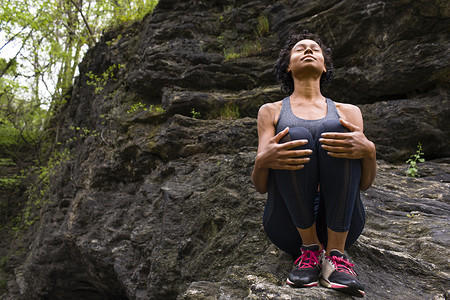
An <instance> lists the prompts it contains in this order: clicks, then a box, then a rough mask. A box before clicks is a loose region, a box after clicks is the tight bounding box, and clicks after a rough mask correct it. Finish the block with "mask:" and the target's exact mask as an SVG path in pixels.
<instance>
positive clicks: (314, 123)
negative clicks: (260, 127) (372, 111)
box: [276, 97, 340, 139]
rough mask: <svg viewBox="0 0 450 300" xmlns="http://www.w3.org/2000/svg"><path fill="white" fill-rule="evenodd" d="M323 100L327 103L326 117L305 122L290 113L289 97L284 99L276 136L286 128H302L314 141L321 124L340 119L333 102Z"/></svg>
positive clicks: (327, 99)
mask: <svg viewBox="0 0 450 300" xmlns="http://www.w3.org/2000/svg"><path fill="white" fill-rule="evenodd" d="M325 100H326V102H327V114H326V116H325V117H323V118H321V119H316V120H305V119H302V118H299V117H297V116H296V115H294V113H293V112H292V108H291V101H290V99H289V97H286V98H284V99H283V102H282V103H281V111H280V116H279V117H278V122H277V126H276V133H277V134H278V133H279V132H280V131H282V130H283V129H285V128H286V127H304V128H306V129H307V130H308V131H309V132H310V133H311V135H312V137H313V138H314V139H315V138H316V132H317V129H318V128H319V126H320V125H321V124H322V123H323V122H325V121H327V120H339V118H340V116H339V113H338V111H337V108H336V105H335V104H334V102H333V101H332V100H331V99H329V98H325Z"/></svg>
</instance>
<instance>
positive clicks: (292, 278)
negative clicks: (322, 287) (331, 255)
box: [286, 245, 325, 288]
mask: <svg viewBox="0 0 450 300" xmlns="http://www.w3.org/2000/svg"><path fill="white" fill-rule="evenodd" d="M319 248H320V247H319V245H311V246H308V247H307V246H302V248H301V250H302V255H300V257H299V258H297V260H296V261H295V268H294V270H292V271H291V273H289V277H288V278H287V280H286V283H287V284H288V285H290V286H292V287H299V288H301V287H311V286H317V285H318V284H319V277H320V270H321V260H322V256H323V253H324V252H325V251H324V250H319Z"/></svg>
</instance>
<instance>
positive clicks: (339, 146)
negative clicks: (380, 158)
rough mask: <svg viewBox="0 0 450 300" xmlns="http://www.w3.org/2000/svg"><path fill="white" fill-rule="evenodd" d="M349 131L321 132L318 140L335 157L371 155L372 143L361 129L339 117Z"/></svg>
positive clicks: (364, 156) (362, 157)
mask: <svg viewBox="0 0 450 300" xmlns="http://www.w3.org/2000/svg"><path fill="white" fill-rule="evenodd" d="M339 121H340V122H341V124H342V125H344V126H345V127H346V128H347V129H348V130H349V131H350V132H326V133H322V137H321V138H320V139H319V142H320V143H321V144H322V148H323V149H324V150H325V151H327V153H328V155H330V156H332V157H336V158H347V159H364V158H371V157H373V155H374V154H375V153H374V145H373V143H372V142H371V141H369V140H368V139H367V138H366V136H365V135H364V133H363V132H362V130H361V129H360V128H359V127H358V126H356V125H353V124H352V123H350V122H347V121H345V120H343V119H339Z"/></svg>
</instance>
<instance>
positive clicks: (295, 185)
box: [263, 120, 365, 257]
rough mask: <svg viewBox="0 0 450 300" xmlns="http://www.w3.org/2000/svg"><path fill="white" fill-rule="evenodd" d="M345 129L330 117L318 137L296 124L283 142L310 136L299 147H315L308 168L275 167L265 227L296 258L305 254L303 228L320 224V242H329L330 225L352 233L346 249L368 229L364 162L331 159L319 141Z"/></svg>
mask: <svg viewBox="0 0 450 300" xmlns="http://www.w3.org/2000/svg"><path fill="white" fill-rule="evenodd" d="M345 131H347V129H346V128H345V127H344V126H342V125H341V123H340V122H339V121H338V120H329V121H326V122H324V123H323V124H322V125H321V128H319V130H318V132H317V135H316V139H313V138H312V136H311V134H310V132H309V131H308V130H307V129H305V128H303V127H293V128H289V133H288V134H287V135H286V136H285V137H284V138H283V139H282V140H281V141H280V143H283V142H286V141H289V140H300V139H306V140H308V144H306V145H304V146H301V147H298V148H296V149H311V150H312V151H313V153H312V154H311V155H310V156H309V158H310V161H309V162H308V163H306V164H305V165H304V168H303V169H300V170H297V171H286V170H272V169H271V170H270V171H269V178H268V199H267V203H266V207H265V209H264V216H263V225H264V229H265V231H266V234H267V236H268V237H269V239H270V240H271V241H272V242H273V243H274V244H275V245H276V246H277V247H278V248H280V249H281V250H283V251H285V252H287V253H290V254H292V255H293V256H294V257H297V256H299V255H300V246H301V245H302V240H301V237H300V234H299V233H298V230H297V227H298V228H302V229H306V228H309V227H311V226H312V225H313V224H314V222H316V229H317V235H318V237H319V241H320V242H321V243H323V244H324V245H325V246H326V244H327V227H329V228H330V229H332V230H333V231H338V232H345V231H348V236H347V240H346V243H345V248H348V247H349V246H350V245H351V244H353V243H354V242H355V241H356V240H357V239H358V237H359V235H360V234H361V232H362V230H363V228H364V224H365V212H364V207H363V204H362V202H361V198H360V194H359V182H360V178H361V161H360V160H359V159H342V158H334V157H331V156H329V155H328V154H327V153H326V151H325V150H323V149H322V147H320V143H319V141H318V140H319V138H320V135H321V134H322V133H323V132H345ZM319 184H320V192H318V187H319Z"/></svg>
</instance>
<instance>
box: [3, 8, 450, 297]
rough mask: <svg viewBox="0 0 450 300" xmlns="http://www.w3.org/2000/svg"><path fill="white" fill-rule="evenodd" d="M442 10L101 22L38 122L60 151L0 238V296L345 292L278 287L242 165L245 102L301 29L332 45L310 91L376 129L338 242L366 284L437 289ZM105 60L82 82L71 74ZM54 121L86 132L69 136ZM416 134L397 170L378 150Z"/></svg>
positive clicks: (443, 225) (444, 203) (251, 122)
mask: <svg viewBox="0 0 450 300" xmlns="http://www.w3.org/2000/svg"><path fill="white" fill-rule="evenodd" d="M448 15H449V4H448V3H447V2H445V1H438V0H435V1H427V2H424V1H408V0H407V1H390V2H388V1H386V2H384V1H378V2H376V3H375V2H373V1H357V2H355V1H349V0H344V1H325V0H320V1H314V2H312V1H269V0H265V1H172V0H161V1H160V2H159V4H158V7H157V8H156V10H155V11H154V13H153V14H152V15H151V16H148V17H146V18H144V20H143V21H142V22H136V23H135V24H133V25H131V26H129V27H126V28H118V29H116V30H114V31H110V32H107V33H106V34H105V35H104V36H103V37H102V39H101V40H100V42H99V43H98V44H97V45H96V46H95V47H94V48H93V49H91V50H90V51H89V52H88V54H87V56H86V57H85V59H84V60H83V63H82V64H81V65H80V75H79V77H78V78H77V80H76V82H75V85H74V87H73V92H72V97H71V99H69V101H68V102H67V103H66V104H65V105H64V106H62V107H61V108H60V110H59V111H58V116H59V117H58V118H55V119H54V120H53V124H57V125H58V128H60V129H59V131H58V133H57V137H58V141H60V142H62V143H63V144H64V145H65V146H66V147H67V148H68V149H70V152H71V153H72V158H71V160H69V161H68V162H67V163H66V164H64V165H63V166H61V172H59V173H58V174H57V175H56V176H55V178H52V180H51V182H52V183H51V185H50V189H49V191H50V192H49V194H48V195H47V196H48V199H50V201H49V202H48V203H47V204H45V205H43V206H42V208H41V209H40V211H39V216H40V219H39V221H38V222H35V223H34V224H33V225H32V226H31V227H30V228H29V230H28V231H26V232H24V233H23V234H22V236H21V237H20V238H18V239H17V240H15V242H14V244H13V247H12V249H11V250H10V252H9V253H13V254H12V255H11V257H10V259H9V260H8V261H7V262H6V263H5V265H6V268H5V270H10V271H11V272H10V273H11V274H9V275H8V276H9V277H8V283H7V292H6V294H5V295H2V296H3V298H4V299H78V298H83V299H217V298H219V299H301V298H308V299H324V298H325V299H327V298H332V299H348V298H350V297H349V296H346V295H344V294H341V293H339V292H336V291H332V290H328V289H325V288H323V287H317V288H311V289H292V288H289V287H287V286H286V285H285V279H286V275H287V274H288V272H289V271H290V270H291V268H292V265H293V258H292V257H289V256H288V255H287V254H285V253H282V252H281V251H280V250H278V249H276V248H275V246H274V245H272V244H271V243H270V241H268V239H267V237H266V236H265V233H264V231H263V228H262V224H261V221H262V213H263V209H264V204H265V200H266V196H265V195H260V194H259V193H257V192H256V191H255V189H254V188H253V186H252V183H251V178H250V177H251V172H252V168H253V163H254V157H255V155H256V149H257V128H256V116H257V112H258V108H259V107H260V106H261V105H262V104H264V103H268V102H274V101H277V100H281V99H282V98H283V97H284V95H283V94H282V93H281V92H280V90H279V88H278V86H277V85H276V83H275V82H274V80H273V79H272V65H273V63H274V62H275V60H276V57H277V55H278V51H279V49H280V47H281V46H282V44H283V43H284V40H285V38H286V37H287V36H288V35H290V34H292V33H296V32H298V31H299V30H300V29H301V28H303V27H308V28H309V29H311V30H312V31H318V32H319V33H320V34H321V35H322V36H323V38H324V40H325V41H328V42H329V44H330V46H332V47H333V49H334V53H335V56H334V58H335V66H336V78H335V81H334V82H333V83H332V84H331V86H330V87H329V88H328V89H327V91H326V92H325V91H324V93H325V95H326V96H329V97H330V98H332V99H333V100H335V101H338V102H350V103H354V104H357V105H359V106H360V108H361V110H362V112H363V114H364V118H365V131H366V134H367V136H368V137H369V138H370V139H371V140H374V141H375V143H376V144H377V149H378V157H379V158H380V160H379V161H378V164H379V174H378V177H377V179H376V182H375V183H374V186H373V187H372V188H371V189H370V190H368V191H366V192H364V193H362V198H363V202H364V205H365V206H366V210H367V224H366V228H365V230H364V232H363V234H362V236H361V237H360V239H359V240H358V242H357V243H356V244H354V245H353V246H352V247H351V248H350V249H348V254H349V255H350V257H351V258H352V259H353V261H354V262H355V263H356V271H357V272H358V274H359V276H360V278H361V280H362V281H363V282H364V283H365V284H366V287H367V298H368V299H417V297H420V298H421V299H446V298H448V294H449V291H448V286H449V271H450V270H449V266H448V261H447V257H449V255H450V253H449V250H448V249H449V246H450V241H449V238H448V236H449V235H448V230H449V215H450V214H449V211H450V204H449V200H450V192H449V190H450V189H449V182H450V178H449V176H450V175H449V174H450V161H449V160H448V157H449V152H448V149H447V147H446V141H448V139H449V127H448V125H447V124H446V123H445V122H446V121H447V120H448V114H449V113H448V100H447V95H448V92H447V90H448V64H447V63H446V62H447V61H448V56H449V50H448V49H449V47H448V40H447V39H446V38H445V37H446V36H447V34H446V32H447V31H446V30H447V29H446V28H447V27H448V26H447V25H448V24H447V23H448ZM260 16H266V17H267V19H268V21H269V25H270V26H269V32H266V33H264V34H256V32H258V31H257V30H258V17H260ZM406 21H408V22H406ZM405 22H406V23H405ZM405 24H407V25H405ZM119 34H120V36H121V38H118V36H119ZM233 49H234V50H233ZM232 50H233V51H235V52H239V53H237V54H240V55H241V56H240V57H239V58H235V59H231V58H229V57H226V56H227V55H226V54H227V53H230V52H231V51H232ZM418 62H420V63H418ZM111 66H115V68H114V70H115V71H114V74H113V77H112V78H111V79H110V80H108V81H107V82H106V84H105V86H104V88H103V90H101V91H97V92H96V91H95V88H94V87H93V86H91V85H88V84H87V80H88V79H89V78H88V77H87V75H86V74H87V73H88V72H89V71H92V72H93V73H94V74H102V73H103V72H105V71H107V70H108V68H110V67H111ZM119 66H121V67H119ZM192 109H194V111H195V112H199V113H200V116H199V117H196V118H193V114H192ZM70 126H74V127H79V128H84V129H87V130H89V132H90V134H88V136H85V137H83V138H79V139H77V140H76V141H70V139H71V138H72V137H73V136H74V132H73V130H70V129H69V128H70ZM55 128H56V126H55ZM94 130H95V133H94ZM69 141H70V142H69ZM419 141H420V142H422V144H423V147H424V152H425V156H426V159H427V161H426V162H425V163H423V164H419V166H418V167H419V174H420V175H421V177H419V178H409V177H406V176H405V173H404V172H405V170H406V167H407V166H406V165H394V164H392V162H398V161H402V160H403V161H404V160H405V159H406V158H408V157H409V155H410V154H412V153H414V152H415V147H416V145H417V142H419ZM388 162H389V163H388Z"/></svg>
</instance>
